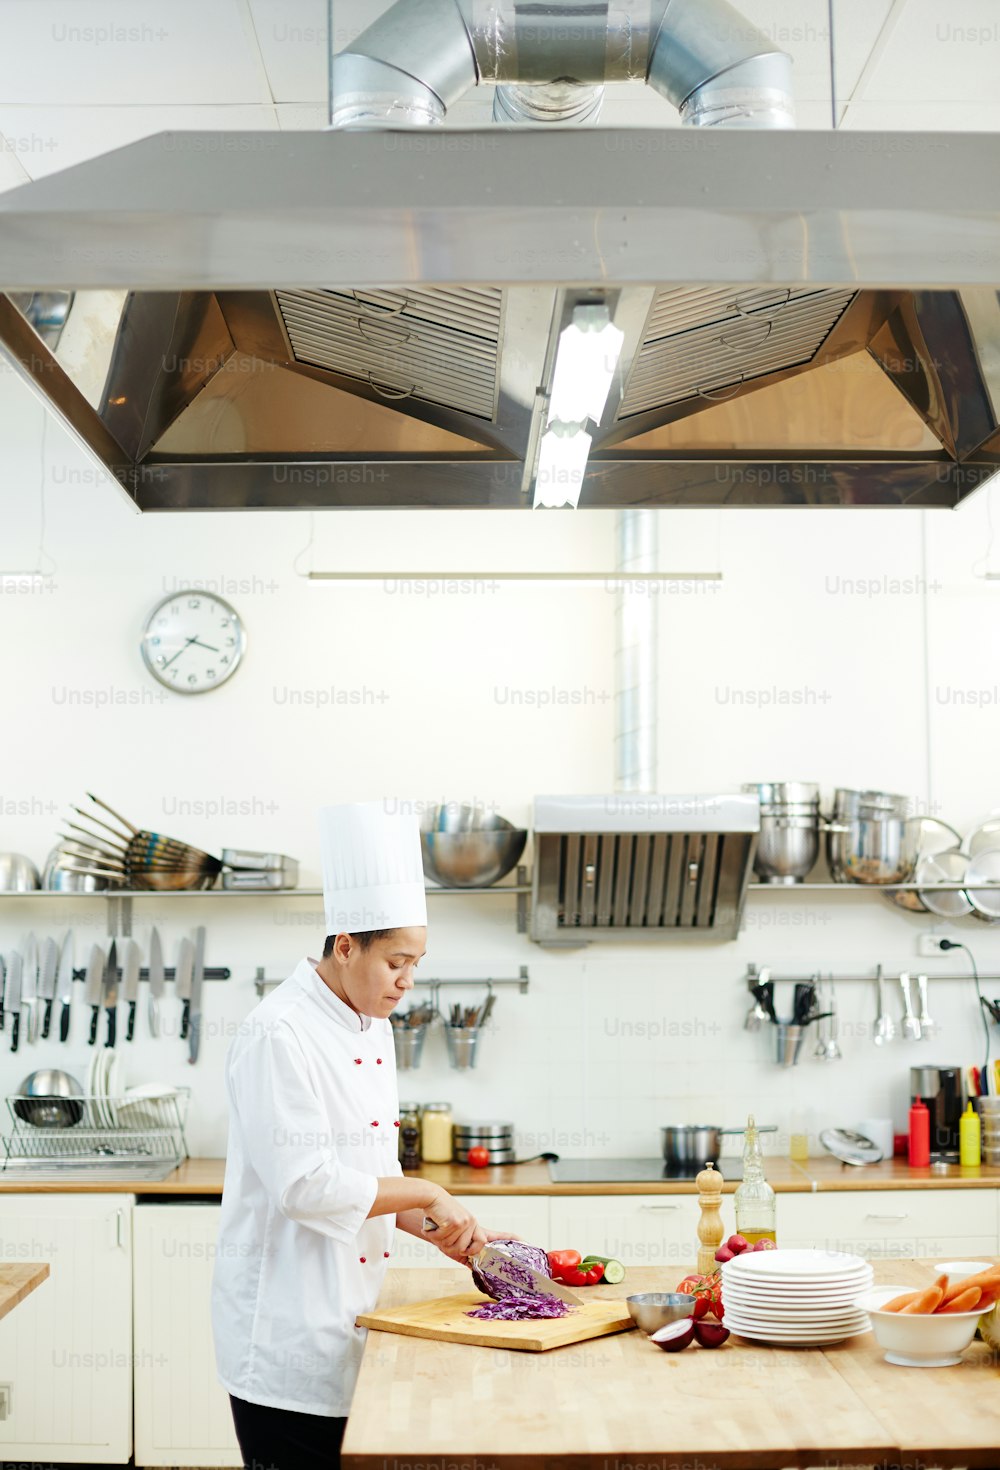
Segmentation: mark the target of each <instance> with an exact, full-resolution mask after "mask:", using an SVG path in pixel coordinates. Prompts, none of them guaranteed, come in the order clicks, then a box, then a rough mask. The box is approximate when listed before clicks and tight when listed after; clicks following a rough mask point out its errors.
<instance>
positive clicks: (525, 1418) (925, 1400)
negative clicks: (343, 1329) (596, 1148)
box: [343, 1261, 1000, 1470]
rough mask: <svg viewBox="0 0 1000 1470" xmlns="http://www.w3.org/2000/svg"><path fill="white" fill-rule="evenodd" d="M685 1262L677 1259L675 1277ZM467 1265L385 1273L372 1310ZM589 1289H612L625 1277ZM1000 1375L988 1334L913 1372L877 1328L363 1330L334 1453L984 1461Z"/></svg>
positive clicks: (521, 1465)
mask: <svg viewBox="0 0 1000 1470" xmlns="http://www.w3.org/2000/svg"><path fill="white" fill-rule="evenodd" d="M681 1269H682V1268H681V1267H675V1268H673V1269H672V1270H671V1272H670V1278H671V1284H673V1281H674V1280H675V1279H676V1277H677V1275H678V1274H679V1273H680V1271H681ZM874 1269H875V1276H876V1280H877V1281H884V1282H886V1283H890V1282H892V1283H895V1282H899V1283H900V1284H902V1285H908V1284H913V1285H918V1284H922V1283H924V1282H926V1281H927V1280H928V1279H929V1275H930V1270H929V1267H928V1266H927V1264H926V1263H920V1262H915V1261H883V1262H876V1263H875V1267H874ZM463 1278H464V1273H462V1272H459V1271H458V1270H447V1269H445V1270H440V1271H420V1272H417V1271H405V1270H401V1271H390V1272H389V1274H388V1276H387V1277H386V1282H385V1287H384V1289H383V1292H382V1296H381V1297H380V1299H379V1306H380V1307H390V1306H400V1305H402V1304H404V1303H408V1302H413V1301H419V1300H422V1299H427V1298H431V1297H435V1296H440V1295H445V1294H447V1293H449V1292H454V1291H458V1290H462V1289H463V1287H465V1288H466V1289H467V1278H464V1280H463ZM626 1285H627V1289H628V1290H629V1291H642V1290H655V1289H661V1290H662V1289H663V1287H664V1285H665V1282H664V1280H663V1272H662V1271H659V1270H655V1269H652V1268H649V1267H643V1268H637V1269H634V1270H632V1271H630V1272H629V1274H628V1278H627V1283H626ZM591 1289H592V1290H593V1291H594V1292H595V1293H600V1294H602V1295H605V1296H609V1297H614V1296H620V1295H621V1293H622V1291H623V1289H625V1288H623V1287H595V1288H591ZM456 1384H461V1393H460V1396H459V1398H458V1399H456V1389H455V1385H456ZM997 1386H998V1385H997V1362H996V1358H995V1356H994V1354H993V1353H991V1352H990V1350H989V1349H988V1348H987V1347H986V1346H985V1344H983V1343H981V1342H977V1343H974V1344H973V1346H972V1347H971V1348H969V1350H968V1351H967V1352H966V1353H965V1355H964V1357H963V1360H962V1362H961V1363H960V1364H958V1365H956V1366H954V1367H951V1368H924V1369H920V1370H917V1369H910V1370H908V1369H905V1368H897V1367H893V1366H891V1365H890V1364H888V1363H886V1362H885V1359H884V1357H883V1353H882V1350H881V1349H880V1348H879V1347H878V1345H877V1343H876V1342H875V1339H874V1336H873V1335H872V1334H871V1333H868V1334H864V1335H861V1336H858V1337H854V1338H850V1339H849V1340H847V1341H846V1342H843V1343H839V1344H837V1345H835V1346H833V1347H830V1348H826V1349H822V1350H821V1349H804V1348H799V1349H783V1348H774V1347H767V1346H763V1345H756V1344H752V1343H749V1342H745V1341H742V1340H740V1339H739V1338H736V1337H733V1338H731V1339H730V1341H729V1342H728V1343H727V1344H726V1345H725V1346H724V1347H723V1348H722V1349H720V1350H718V1351H716V1352H710V1351H707V1350H705V1349H703V1348H699V1347H697V1346H692V1347H690V1348H688V1349H687V1350H686V1351H684V1352H682V1353H678V1354H676V1355H674V1354H666V1353H663V1352H661V1351H660V1350H659V1349H658V1348H657V1347H656V1346H655V1345H654V1344H653V1343H651V1342H650V1341H649V1339H648V1338H647V1337H646V1336H645V1335H644V1334H642V1333H640V1332H638V1331H632V1332H623V1333H619V1334H618V1335H617V1336H614V1337H602V1338H597V1339H595V1340H593V1341H590V1342H584V1343H580V1344H579V1345H577V1346H575V1347H565V1348H559V1349H556V1350H553V1351H552V1352H549V1353H517V1352H509V1351H500V1350H497V1349H494V1348H480V1347H466V1346H464V1345H459V1344H456V1343H450V1342H432V1341H427V1340H426V1339H421V1338H416V1337H402V1336H398V1335H396V1334H390V1333H384V1332H370V1333H369V1335H368V1340H367V1343H366V1346H365V1354H364V1360H363V1363H362V1367H361V1376H360V1378H359V1381H358V1387H357V1392H356V1394H355V1398H354V1404H353V1407H352V1410H351V1416H350V1419H349V1420H348V1423H347V1434H346V1438H345V1440H344V1446H343V1464H344V1470H376V1464H377V1466H378V1470H382V1467H384V1466H385V1465H388V1464H391V1463H396V1464H400V1463H402V1462H404V1461H405V1462H409V1463H419V1464H420V1465H421V1466H422V1467H423V1470H436V1467H445V1466H452V1467H453V1466H454V1465H455V1464H456V1463H458V1464H464V1465H470V1466H471V1465H479V1466H491V1467H496V1470H530V1467H532V1466H537V1465H538V1464H539V1463H540V1462H544V1461H546V1460H551V1461H552V1462H553V1463H555V1462H556V1461H558V1462H559V1466H560V1470H564V1467H567V1466H569V1467H573V1470H584V1467H594V1470H604V1467H607V1466H610V1465H614V1466H617V1467H619V1470H638V1465H639V1463H641V1464H642V1466H643V1467H644V1470H653V1467H654V1466H656V1467H672V1466H680V1465H687V1466H688V1467H690V1466H692V1465H702V1466H705V1467H706V1470H707V1467H708V1466H712V1467H721V1470H729V1467H733V1470H735V1467H740V1470H748V1467H764V1466H774V1465H784V1466H793V1465H795V1466H807V1465H820V1464H823V1465H827V1466H837V1465H841V1466H846V1465H858V1464H865V1465H871V1464H877V1463H880V1462H881V1463H890V1464H910V1465H913V1464H920V1463H923V1464H932V1465H966V1466H976V1465H978V1466H985V1465H995V1464H996V1450H995V1448H990V1447H991V1446H996V1445H1000V1394H998V1393H997ZM456 1404H457V1405H458V1406H459V1407H458V1408H456ZM463 1406H464V1411H462V1408H463Z"/></svg>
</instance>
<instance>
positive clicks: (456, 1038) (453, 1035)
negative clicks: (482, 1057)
mask: <svg viewBox="0 0 1000 1470" xmlns="http://www.w3.org/2000/svg"><path fill="white" fill-rule="evenodd" d="M444 1034H445V1040H446V1041H447V1043H448V1064H449V1066H451V1067H452V1068H454V1070H455V1071H456V1072H468V1071H471V1069H472V1068H473V1067H474V1066H475V1065H476V1048H477V1047H478V1045H479V1028H478V1027H468V1026H446V1027H445V1028H444Z"/></svg>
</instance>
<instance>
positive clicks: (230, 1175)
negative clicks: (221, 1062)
mask: <svg viewBox="0 0 1000 1470" xmlns="http://www.w3.org/2000/svg"><path fill="white" fill-rule="evenodd" d="M315 965H316V961H314V960H309V959H303V960H301V961H300V963H299V964H298V966H297V967H296V969H295V970H294V971H293V972H292V974H291V975H290V976H289V977H288V979H287V980H285V981H284V983H283V984H281V985H279V986H278V987H277V989H275V990H274V991H272V993H271V994H270V995H269V996H268V998H267V999H266V1000H265V1001H263V1002H262V1003H261V1004H260V1005H259V1006H257V1007H256V1009H255V1010H254V1011H252V1012H251V1014H250V1016H249V1017H248V1018H247V1020H246V1021H245V1022H244V1023H243V1025H242V1026H241V1027H240V1029H239V1032H238V1033H237V1035H236V1038H235V1040H234V1041H233V1044H232V1046H231V1047H230V1049H229V1055H228V1057H227V1059H226V1089H227V1091H228V1094H229V1103H230V1129H229V1148H228V1152H227V1157H226V1177H225V1184H224V1187H223V1193H222V1219H221V1224H220V1227H219V1238H218V1247H217V1254H216V1260H215V1271H214V1276H213V1281H212V1325H213V1331H214V1334H215V1352H216V1362H217V1365H218V1372H219V1379H220V1381H221V1383H222V1385H223V1387H224V1388H225V1389H227V1390H228V1392H229V1393H231V1394H234V1395H235V1396H236V1397H237V1398H240V1399H245V1400H247V1401H248V1402H249V1403H253V1404H263V1405H266V1406H268V1407H270V1408H276V1409H295V1410H298V1411H300V1412H302V1413H307V1414H323V1415H327V1416H329V1417H331V1418H333V1417H342V1416H344V1415H346V1414H347V1413H348V1410H349V1409H350V1405H351V1397H352V1395H353V1393H354V1385H355V1382H356V1381H357V1376H358V1370H359V1368H360V1366H361V1353H362V1349H363V1347H364V1341H365V1336H366V1333H365V1331H364V1329H363V1328H360V1327H356V1326H355V1325H354V1324H355V1318H356V1317H357V1315H358V1313H359V1312H370V1311H371V1310H372V1309H373V1307H374V1306H375V1302H376V1299H377V1297H378V1294H379V1290H380V1288H381V1285H382V1279H383V1277H384V1275H385V1271H386V1266H387V1264H388V1260H389V1255H390V1251H391V1249H392V1241H393V1233H394V1229H395V1223H396V1217H395V1216H394V1215H380V1216H377V1217H376V1218H375V1219H372V1220H369V1219H367V1218H366V1217H367V1215H368V1211H369V1210H370V1209H371V1207H372V1204H373V1202H374V1200H375V1194H376V1191H377V1183H376V1180H377V1178H378V1176H379V1175H382V1176H384V1175H388V1174H400V1173H401V1172H402V1170H401V1169H400V1165H399V1160H398V1144H399V1131H398V1130H399V1103H398V1094H397V1091H396V1063H395V1053H394V1049H393V1041H392V1027H391V1026H390V1025H389V1022H388V1021H387V1020H379V1019H373V1018H371V1017H368V1016H359V1015H358V1014H357V1013H356V1012H355V1011H352V1010H351V1008H350V1006H348V1005H346V1004H345V1003H344V1002H343V1001H342V1000H339V999H338V997H337V996H335V995H334V994H333V991H332V990H330V988H329V987H328V986H327V985H324V983H323V981H322V980H321V979H320V977H319V975H318V974H317V973H316V969H315Z"/></svg>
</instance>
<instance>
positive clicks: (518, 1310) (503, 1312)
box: [465, 1293, 570, 1322]
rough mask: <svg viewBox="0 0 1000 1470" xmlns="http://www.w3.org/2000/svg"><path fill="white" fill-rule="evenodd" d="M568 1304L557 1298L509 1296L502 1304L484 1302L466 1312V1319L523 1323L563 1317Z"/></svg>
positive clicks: (567, 1309)
mask: <svg viewBox="0 0 1000 1470" xmlns="http://www.w3.org/2000/svg"><path fill="white" fill-rule="evenodd" d="M569 1310H570V1307H569V1303H568V1302H564V1301H562V1300H560V1298H559V1297H557V1296H536V1295H535V1294H534V1293H532V1295H531V1296H528V1295H527V1294H525V1295H516V1296H515V1295H511V1296H505V1297H504V1299H503V1301H502V1302H484V1303H483V1305H482V1306H481V1307H476V1308H474V1310H473V1311H471V1312H466V1314H465V1315H466V1316H467V1317H480V1318H482V1319H483V1320H484V1321H486V1322H524V1321H527V1320H528V1319H529V1318H531V1317H565V1316H566V1314H567V1312H568V1311H569Z"/></svg>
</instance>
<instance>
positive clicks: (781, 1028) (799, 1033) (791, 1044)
mask: <svg viewBox="0 0 1000 1470" xmlns="http://www.w3.org/2000/svg"><path fill="white" fill-rule="evenodd" d="M805 1033H806V1028H805V1027H804V1026H799V1025H797V1024H796V1023H795V1022H793V1021H779V1022H778V1024H777V1026H776V1027H775V1038H774V1039H775V1052H776V1060H777V1063H778V1066H779V1067H794V1066H797V1065H798V1060H799V1055H800V1053H801V1051H802V1042H803V1041H804V1039H805Z"/></svg>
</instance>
